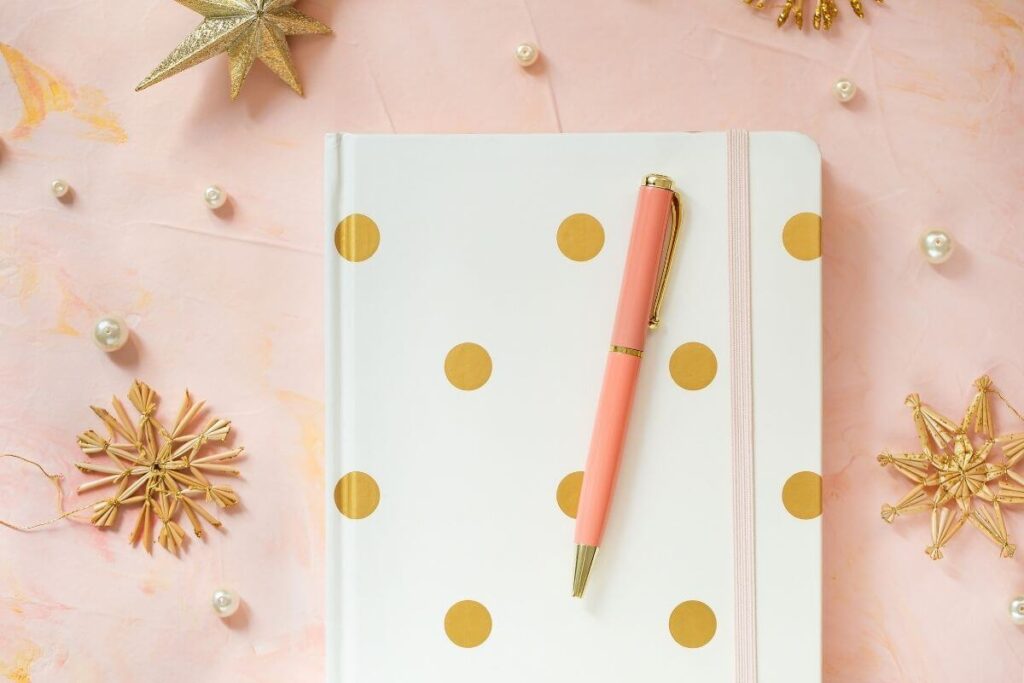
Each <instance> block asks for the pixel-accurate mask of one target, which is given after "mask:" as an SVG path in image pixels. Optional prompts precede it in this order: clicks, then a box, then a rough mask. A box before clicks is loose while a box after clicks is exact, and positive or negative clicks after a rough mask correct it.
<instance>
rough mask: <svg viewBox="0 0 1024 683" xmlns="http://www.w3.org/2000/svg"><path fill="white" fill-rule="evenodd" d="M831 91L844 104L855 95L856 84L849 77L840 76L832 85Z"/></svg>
mask: <svg viewBox="0 0 1024 683" xmlns="http://www.w3.org/2000/svg"><path fill="white" fill-rule="evenodd" d="M832 92H834V93H835V96H836V99H837V100H839V101H840V102H842V103H843V104H846V103H847V102H849V101H850V100H852V99H853V98H854V97H855V96H856V95H857V84H856V83H854V82H853V81H851V80H850V79H849V78H840V79H839V80H838V81H836V84H835V85H833V86H832Z"/></svg>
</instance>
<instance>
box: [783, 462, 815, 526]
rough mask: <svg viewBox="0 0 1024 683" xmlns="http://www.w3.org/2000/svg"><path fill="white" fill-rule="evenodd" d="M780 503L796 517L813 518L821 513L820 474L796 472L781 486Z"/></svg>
mask: <svg viewBox="0 0 1024 683" xmlns="http://www.w3.org/2000/svg"><path fill="white" fill-rule="evenodd" d="M782 504H783V505H785V506H786V509H787V510H788V511H789V514H791V515H793V516H794V517H796V518H797V519H814V518H815V517H817V516H818V515H820V514H821V475H819V474H817V473H816V472H797V473H796V474H794V475H793V476H792V477H790V478H789V479H787V480H786V483H785V484H784V485H783V487H782Z"/></svg>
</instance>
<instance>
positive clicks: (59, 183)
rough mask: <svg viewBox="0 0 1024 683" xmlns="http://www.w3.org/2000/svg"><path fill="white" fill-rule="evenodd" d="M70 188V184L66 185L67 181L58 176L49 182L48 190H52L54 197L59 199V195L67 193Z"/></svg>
mask: <svg viewBox="0 0 1024 683" xmlns="http://www.w3.org/2000/svg"><path fill="white" fill-rule="evenodd" d="M70 189H71V186H70V185H68V183H67V181H66V180H61V179H60V178H58V179H57V180H54V181H53V182H52V183H50V192H52V193H53V196H54V197H56V198H57V199H60V198H61V197H64V196H65V195H67V193H68V190H70Z"/></svg>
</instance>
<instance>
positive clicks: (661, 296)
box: [644, 174, 683, 330]
mask: <svg viewBox="0 0 1024 683" xmlns="http://www.w3.org/2000/svg"><path fill="white" fill-rule="evenodd" d="M665 181H668V182H667V187H666V183H665ZM644 184H646V185H654V186H655V187H660V188H662V189H667V190H669V191H670V192H671V193H672V206H671V214H670V215H669V222H668V224H667V225H666V228H665V229H666V231H667V232H668V234H667V235H666V237H665V247H664V252H663V254H662V257H661V268H660V269H659V270H658V280H657V283H656V284H655V289H654V302H653V303H652V305H651V317H650V319H649V320H648V321H647V326H648V327H649V328H650V329H652V330H653V329H655V328H657V327H658V325H659V324H660V323H661V307H662V304H664V303H665V290H666V289H667V288H668V276H669V273H670V272H671V271H672V259H673V257H674V256H675V253H676V243H677V242H678V241H679V228H680V226H681V225H682V222H683V206H682V204H683V202H682V199H681V198H680V196H679V193H678V192H677V191H676V190H675V188H674V187H673V183H672V180H671V179H669V178H667V177H665V176H659V175H654V174H651V175H649V176H647V178H646V179H645V183H644Z"/></svg>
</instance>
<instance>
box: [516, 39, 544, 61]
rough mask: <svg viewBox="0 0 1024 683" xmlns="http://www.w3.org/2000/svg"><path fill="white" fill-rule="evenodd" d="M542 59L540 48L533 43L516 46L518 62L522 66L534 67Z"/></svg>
mask: <svg viewBox="0 0 1024 683" xmlns="http://www.w3.org/2000/svg"><path fill="white" fill-rule="evenodd" d="M539 58H540V48H538V47H537V46H536V45H534V44H533V43H520V44H519V45H516V61H517V62H519V65H520V66H524V67H525V66H533V65H534V64H536V63H537V60H538V59H539Z"/></svg>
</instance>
